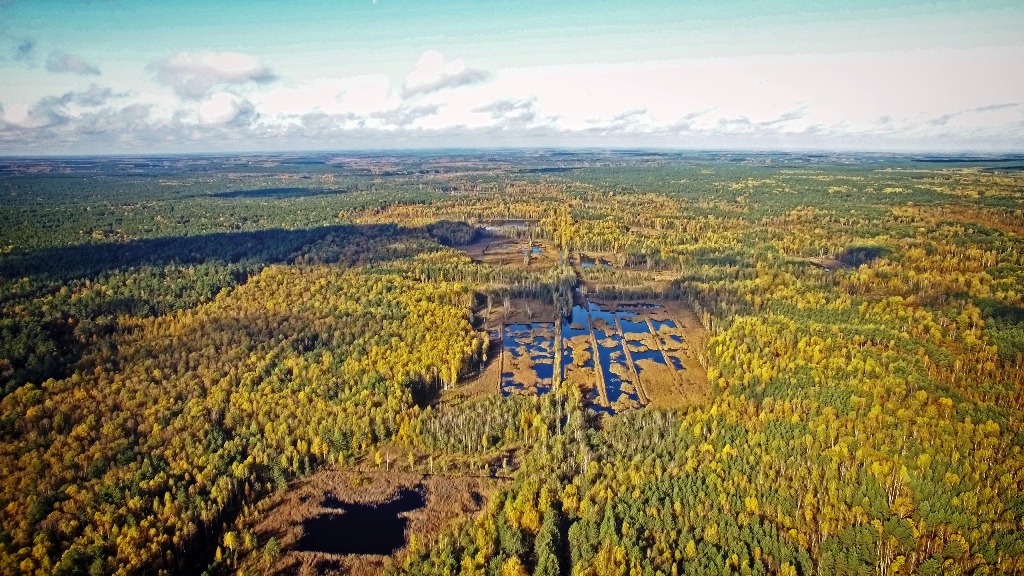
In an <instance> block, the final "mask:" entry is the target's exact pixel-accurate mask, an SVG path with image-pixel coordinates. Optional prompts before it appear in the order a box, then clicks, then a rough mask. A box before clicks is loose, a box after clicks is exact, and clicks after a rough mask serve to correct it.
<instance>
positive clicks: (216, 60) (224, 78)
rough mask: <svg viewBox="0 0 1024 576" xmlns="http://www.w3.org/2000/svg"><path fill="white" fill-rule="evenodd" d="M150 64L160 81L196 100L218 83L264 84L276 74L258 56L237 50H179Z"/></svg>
mask: <svg viewBox="0 0 1024 576" xmlns="http://www.w3.org/2000/svg"><path fill="white" fill-rule="evenodd" d="M151 68H152V69H153V70H154V71H155V72H156V77H157V80H158V81H159V82H160V83H161V84H164V85H165V86H168V87H169V88H170V89H171V90H173V91H174V92H175V93H176V94H177V95H179V96H181V97H182V98H189V99H195V100H198V99H201V98H202V97H204V96H206V95H207V94H209V93H210V92H211V91H212V90H213V89H214V88H217V87H226V86H236V85H241V84H247V83H256V84H265V83H268V82H271V81H273V80H274V79H275V78H276V75H275V74H274V72H273V71H272V70H271V69H270V68H268V67H267V66H266V65H264V64H263V62H262V61H261V60H260V59H259V58H257V57H255V56H250V55H248V54H240V53H237V52H179V53H178V54H175V55H174V56H171V57H169V58H164V59H161V60H157V61H155V62H153V63H152V65H151Z"/></svg>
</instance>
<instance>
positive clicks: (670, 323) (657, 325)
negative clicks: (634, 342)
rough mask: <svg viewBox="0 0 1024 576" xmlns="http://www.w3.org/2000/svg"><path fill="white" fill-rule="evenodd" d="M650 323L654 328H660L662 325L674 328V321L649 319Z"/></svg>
mask: <svg viewBox="0 0 1024 576" xmlns="http://www.w3.org/2000/svg"><path fill="white" fill-rule="evenodd" d="M651 325H652V326H654V329H655V330H661V329H662V327H665V328H671V329H673V330H675V328H676V323H675V322H673V321H671V320H651Z"/></svg>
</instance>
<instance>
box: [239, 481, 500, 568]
mask: <svg viewBox="0 0 1024 576" xmlns="http://www.w3.org/2000/svg"><path fill="white" fill-rule="evenodd" d="M505 482H506V481H505V480H501V479H491V478H482V477H471V476H440V475H433V476H429V475H421V474H413V473H409V472H396V471H392V472H390V473H387V472H382V471H381V472H377V471H373V472H367V471H359V470H355V469H341V470H325V471H323V472H319V473H317V474H314V475H313V476H310V477H309V478H307V479H305V480H301V481H299V482H295V483H294V484H293V485H292V487H291V488H290V489H289V490H288V491H287V492H285V493H284V494H282V495H280V496H278V497H276V498H275V500H274V501H273V502H272V504H271V508H270V510H269V512H268V513H267V514H266V515H265V516H264V517H263V519H262V520H261V521H260V522H259V524H257V525H256V528H255V532H256V535H257V536H258V537H259V538H260V540H261V541H265V540H266V539H269V538H270V537H275V538H277V539H278V541H280V542H281V546H282V549H283V551H284V553H283V555H282V557H281V558H280V560H278V562H277V563H276V564H275V565H274V567H273V570H272V573H274V574H280V573H289V574H295V573H297V574H299V575H307V574H308V575H313V574H351V575H355V576H362V575H367V576H369V575H374V574H380V573H381V572H382V571H383V569H384V566H385V565H386V563H387V562H389V561H399V562H400V561H401V559H402V558H403V557H404V556H405V555H406V554H407V552H408V548H409V544H408V542H407V544H406V546H404V547H403V548H401V549H399V550H398V551H397V552H395V554H393V555H392V556H381V555H358V556H357V555H344V556H342V555H337V554H327V553H323V552H300V551H297V550H295V549H294V548H295V545H296V544H297V542H298V541H299V539H300V538H301V537H302V533H303V532H302V531H303V527H302V523H303V521H304V520H306V519H308V518H311V517H314V516H317V515H319V514H321V513H322V512H324V509H323V508H321V504H322V502H323V499H324V496H325V495H327V494H332V495H334V496H335V497H336V498H338V499H339V500H341V501H343V502H353V503H362V504H372V503H379V502H384V501H386V500H388V499H390V498H391V497H392V496H393V495H394V494H395V493H397V492H398V491H399V490H401V489H402V488H416V487H420V486H421V487H422V488H423V491H424V495H425V506H424V507H423V508H420V509H419V510H414V511H412V512H408V513H406V514H405V515H404V516H406V517H407V518H408V519H409V525H408V527H407V528H406V534H407V536H408V535H411V534H415V535H416V537H417V538H418V539H419V541H420V542H421V545H422V547H423V548H425V549H429V548H430V546H431V544H432V543H433V541H434V540H435V539H436V538H437V537H438V536H439V535H440V534H441V532H442V531H443V530H445V529H446V528H448V527H450V526H452V525H453V524H455V523H458V522H463V521H467V520H469V519H470V518H472V517H473V516H474V515H475V514H477V513H478V512H480V511H481V510H483V509H484V508H485V507H486V506H487V502H488V501H489V500H490V498H491V496H492V495H493V494H494V493H495V492H496V491H497V490H499V489H500V488H501V486H502V485H504V483H505Z"/></svg>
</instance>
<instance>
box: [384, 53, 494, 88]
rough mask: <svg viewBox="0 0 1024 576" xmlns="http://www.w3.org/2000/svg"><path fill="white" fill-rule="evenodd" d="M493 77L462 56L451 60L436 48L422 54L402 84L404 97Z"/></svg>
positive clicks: (477, 82) (470, 83) (478, 82)
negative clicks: (446, 58)
mask: <svg viewBox="0 0 1024 576" xmlns="http://www.w3.org/2000/svg"><path fill="white" fill-rule="evenodd" d="M490 78H491V74H490V73H488V72H486V71H484V70H478V69H476V68H469V67H467V66H466V62H465V61H464V60H463V59H462V58H456V59H455V60H452V61H450V62H445V61H444V56H443V55H442V54H441V53H440V52H437V51H435V50H427V51H426V52H424V53H423V55H422V56H420V59H419V62H417V63H416V68H415V69H413V71H412V72H411V73H409V75H408V76H407V77H406V79H405V84H404V85H403V86H402V97H403V98H411V97H413V96H416V95H421V94H431V93H434V92H439V91H441V90H447V89H451V88H460V87H463V86H472V85H474V84H480V83H482V82H485V81H487V80H489V79H490Z"/></svg>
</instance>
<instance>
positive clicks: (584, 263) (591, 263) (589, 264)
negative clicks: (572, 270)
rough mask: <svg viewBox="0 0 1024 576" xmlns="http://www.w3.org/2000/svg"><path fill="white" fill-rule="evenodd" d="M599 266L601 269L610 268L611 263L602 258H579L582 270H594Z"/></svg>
mask: <svg viewBox="0 0 1024 576" xmlns="http://www.w3.org/2000/svg"><path fill="white" fill-rule="evenodd" d="M598 266H600V267H601V268H611V267H612V265H611V262H608V261H607V260H605V259H603V258H598V259H594V258H591V257H590V256H582V257H581V258H580V267H582V268H594V267H598Z"/></svg>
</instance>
